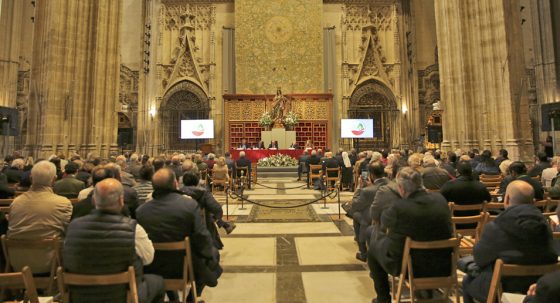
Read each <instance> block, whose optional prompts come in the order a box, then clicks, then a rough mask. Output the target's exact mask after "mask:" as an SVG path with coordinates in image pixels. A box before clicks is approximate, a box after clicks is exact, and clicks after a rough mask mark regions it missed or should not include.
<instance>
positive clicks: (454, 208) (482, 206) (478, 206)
mask: <svg viewBox="0 0 560 303" xmlns="http://www.w3.org/2000/svg"><path fill="white" fill-rule="evenodd" d="M447 205H448V206H449V211H450V212H451V215H453V212H454V211H469V210H470V211H475V210H476V211H477V212H483V211H484V210H485V207H486V202H483V203H479V204H467V205H461V204H455V202H449V203H447Z"/></svg>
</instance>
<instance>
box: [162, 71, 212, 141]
mask: <svg viewBox="0 0 560 303" xmlns="http://www.w3.org/2000/svg"><path fill="white" fill-rule="evenodd" d="M159 113H160V115H161V126H162V128H163V134H165V137H164V138H163V140H164V142H163V144H164V146H165V148H166V149H168V150H194V149H195V148H196V146H197V144H202V143H207V142H206V140H203V139H199V140H198V141H197V142H195V141H194V140H186V139H180V124H181V120H193V119H208V117H209V116H210V102H209V100H208V96H206V93H204V91H203V90H202V88H200V87H199V86H198V85H196V84H195V83H193V82H190V81H187V80H185V81H181V82H179V83H177V84H175V85H173V86H172V87H171V88H170V89H169V90H168V91H167V92H166V93H165V95H164V96H163V101H162V103H161V106H160V108H159Z"/></svg>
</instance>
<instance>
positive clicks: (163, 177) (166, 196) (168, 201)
mask: <svg viewBox="0 0 560 303" xmlns="http://www.w3.org/2000/svg"><path fill="white" fill-rule="evenodd" d="M152 184H153V186H154V192H153V194H152V197H153V200H152V201H150V202H148V203H145V204H143V205H142V206H140V207H139V208H138V211H137V219H138V222H139V223H140V224H141V225H142V226H143V227H144V228H145V229H146V231H147V232H148V235H149V236H150V239H151V240H152V241H153V242H156V243H159V242H175V241H182V240H183V239H185V237H189V238H190V242H191V248H192V254H193V256H192V259H193V267H194V276H195V280H196V288H197V293H199V294H200V293H202V289H203V288H204V286H210V287H214V286H216V285H217V284H218V278H219V277H220V275H221V273H222V269H221V267H220V265H219V254H218V250H217V249H216V248H215V247H214V245H213V243H212V238H211V236H210V233H209V232H208V229H206V224H204V221H203V220H202V216H201V214H200V208H199V207H198V203H197V202H196V201H194V200H193V199H191V198H189V197H187V196H185V195H184V194H183V193H182V192H180V191H178V190H177V185H178V184H177V179H176V178H175V173H173V171H171V170H169V169H167V168H162V169H160V170H158V171H157V172H156V173H155V174H154V176H153V178H152ZM183 256H184V253H180V252H174V251H171V252H163V251H162V252H160V251H158V252H156V255H155V258H154V262H153V263H152V264H151V265H150V266H148V267H146V268H145V271H146V272H149V273H155V274H159V275H161V276H163V277H164V278H170V279H177V278H181V277H182V276H183ZM168 295H169V294H168Z"/></svg>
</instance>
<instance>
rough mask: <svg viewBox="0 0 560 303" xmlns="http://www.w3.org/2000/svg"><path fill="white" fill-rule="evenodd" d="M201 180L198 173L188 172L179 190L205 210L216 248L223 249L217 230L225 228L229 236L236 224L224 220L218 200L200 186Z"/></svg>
mask: <svg viewBox="0 0 560 303" xmlns="http://www.w3.org/2000/svg"><path fill="white" fill-rule="evenodd" d="M199 182H200V178H199V177H198V174H197V173H194V172H192V171H187V172H185V174H184V175H183V185H184V186H183V187H181V188H180V189H179V190H180V191H182V192H183V193H185V194H186V195H187V196H189V197H191V198H193V199H195V200H196V202H198V205H199V206H200V208H201V209H203V210H204V213H205V218H206V228H208V231H209V232H210V235H212V239H213V240H214V246H216V248H217V249H222V248H223V247H224V245H223V243H222V241H221V240H220V234H218V230H217V229H216V225H217V226H218V227H223V228H224V229H225V230H226V232H227V233H228V234H230V233H231V232H232V231H233V229H234V228H235V224H232V223H229V222H226V221H224V220H223V219H222V217H223V215H224V212H223V210H222V206H221V205H220V203H218V201H216V199H215V198H214V195H212V192H211V191H209V190H207V189H206V188H204V187H202V186H199V185H198V184H199Z"/></svg>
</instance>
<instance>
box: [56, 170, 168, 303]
mask: <svg viewBox="0 0 560 303" xmlns="http://www.w3.org/2000/svg"><path fill="white" fill-rule="evenodd" d="M93 195H94V201H95V208H96V209H95V210H94V211H92V212H91V213H90V214H88V215H87V216H84V217H81V218H79V219H77V220H74V221H72V222H70V224H69V225H68V228H67V232H66V237H65V241H64V249H63V251H62V255H63V258H64V268H65V270H66V271H68V272H71V273H78V274H93V275H100V274H114V273H119V272H123V271H126V270H127V269H128V267H129V266H133V267H134V271H135V274H136V287H137V291H138V299H139V302H141V303H160V302H161V303H163V299H164V297H165V291H164V283H163V279H162V278H161V277H159V276H156V275H149V274H148V275H144V274H143V270H142V266H143V265H147V264H150V263H151V262H152V260H153V257H154V247H153V245H152V241H150V239H149V238H148V235H147V234H146V232H145V230H144V229H143V228H142V226H141V225H139V224H137V223H136V221H135V220H133V219H131V218H129V217H125V216H123V215H122V214H121V209H122V208H123V205H124V196H123V187H122V184H121V183H120V181H118V180H116V179H112V178H108V179H104V180H103V181H101V182H99V183H97V184H96V186H95V189H94V191H93ZM125 290H126V288H125V287H122V286H111V285H110V286H103V287H87V286H86V287H79V288H78V287H74V289H73V291H72V292H71V300H72V302H124V299H125V297H126V296H125Z"/></svg>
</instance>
